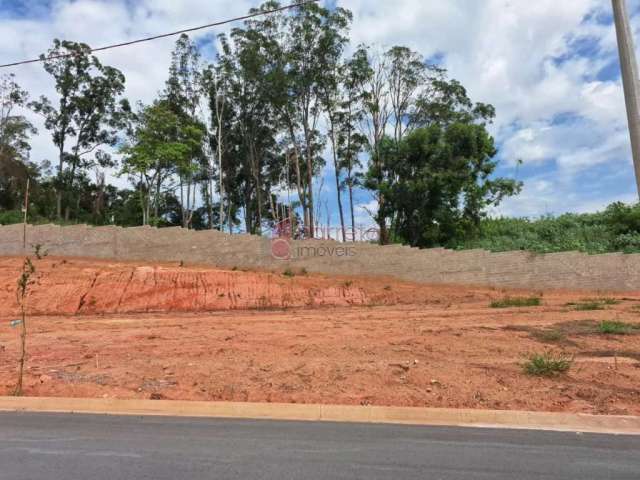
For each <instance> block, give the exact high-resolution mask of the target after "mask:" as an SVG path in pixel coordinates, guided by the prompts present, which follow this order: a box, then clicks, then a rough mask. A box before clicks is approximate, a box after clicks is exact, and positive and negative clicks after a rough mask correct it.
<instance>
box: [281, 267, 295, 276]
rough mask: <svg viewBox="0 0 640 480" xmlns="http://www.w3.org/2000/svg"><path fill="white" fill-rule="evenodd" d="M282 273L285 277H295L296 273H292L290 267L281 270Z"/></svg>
mask: <svg viewBox="0 0 640 480" xmlns="http://www.w3.org/2000/svg"><path fill="white" fill-rule="evenodd" d="M282 275H284V276H285V277H295V276H296V274H295V273H293V270H291V269H290V268H287V269H286V270H285V271H284V272H282Z"/></svg>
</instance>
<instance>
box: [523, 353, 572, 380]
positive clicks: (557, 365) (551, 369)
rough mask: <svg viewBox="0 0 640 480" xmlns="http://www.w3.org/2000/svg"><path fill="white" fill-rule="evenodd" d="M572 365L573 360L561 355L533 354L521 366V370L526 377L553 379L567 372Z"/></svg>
mask: <svg viewBox="0 0 640 480" xmlns="http://www.w3.org/2000/svg"><path fill="white" fill-rule="evenodd" d="M572 363H573V359H571V358H569V357H567V356H566V355H563V354H554V353H551V352H545V353H534V354H531V355H529V357H528V358H527V360H526V361H525V362H524V363H523V364H522V369H523V370H524V372H525V373H526V374H527V375H532V376H536V377H554V376H557V375H560V374H561V373H565V372H566V371H568V370H569V369H570V368H571V364H572Z"/></svg>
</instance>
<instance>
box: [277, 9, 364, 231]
mask: <svg viewBox="0 0 640 480" xmlns="http://www.w3.org/2000/svg"><path fill="white" fill-rule="evenodd" d="M350 22H351V12H349V11H348V10H345V9H343V8H335V9H333V10H330V9H327V8H323V7H321V6H320V5H318V4H316V3H310V4H305V5H303V6H301V7H299V8H298V9H296V10H295V11H294V13H292V14H291V15H289V16H287V17H286V24H285V26H286V31H285V35H284V45H283V51H284V57H285V61H286V77H285V79H286V82H285V85H286V96H285V97H284V99H285V101H286V103H287V108H286V109H283V110H284V112H285V115H286V118H285V121H286V123H287V124H288V125H289V130H290V134H291V137H292V141H293V142H294V153H295V160H296V162H297V157H298V156H299V155H300V154H302V155H303V156H304V167H303V168H302V169H301V168H298V165H297V164H296V167H297V168H296V175H297V176H298V177H299V178H298V181H299V182H300V183H301V184H302V187H303V188H304V189H306V192H305V194H304V195H303V198H302V199H301V200H302V202H303V208H305V209H306V214H305V227H306V230H307V233H308V235H309V236H310V237H313V236H314V228H315V223H314V193H313V179H314V176H315V175H316V174H317V173H318V172H319V171H320V168H321V166H322V163H323V159H322V157H321V155H320V153H321V149H322V145H323V143H324V141H323V138H322V134H321V132H320V130H319V128H320V125H319V120H320V116H321V114H322V111H323V106H322V98H323V91H324V86H325V85H326V84H327V82H331V81H332V80H331V76H332V75H334V74H335V70H334V69H332V68H331V65H332V63H334V62H335V61H336V59H337V58H338V59H339V57H340V55H341V52H342V49H343V48H344V45H345V44H346V42H347V41H348V38H347V36H346V34H347V31H348V28H349V24H350ZM296 132H300V133H301V135H300V139H301V142H302V146H301V147H300V146H299V142H298V141H297V140H296V138H297V135H296ZM300 177H302V178H300Z"/></svg>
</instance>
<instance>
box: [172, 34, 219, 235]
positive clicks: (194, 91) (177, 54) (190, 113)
mask: <svg viewBox="0 0 640 480" xmlns="http://www.w3.org/2000/svg"><path fill="white" fill-rule="evenodd" d="M163 97H164V99H165V100H166V102H167V104H168V105H169V106H170V108H171V109H172V110H173V112H174V113H175V114H176V115H177V118H178V119H179V120H183V119H184V120H185V121H186V122H187V124H191V123H194V122H199V123H201V127H202V128H205V126H204V124H202V121H201V120H200V119H198V108H199V107H200V106H201V102H202V99H203V81H202V65H201V60H200V54H199V52H198V48H197V46H196V44H195V43H194V42H193V41H192V40H191V39H190V38H189V36H188V35H186V34H182V35H181V36H180V38H178V40H177V41H176V46H175V48H174V50H173V52H172V53H171V65H170V67H169V78H168V79H167V82H166V87H165V90H164V93H163ZM205 140H206V138H204V137H203V138H202V142H203V144H202V145H201V147H200V148H199V149H195V150H192V156H191V157H190V158H186V157H185V158H183V159H182V160H183V161H182V162H181V163H180V164H178V165H176V172H177V174H178V178H179V189H180V204H181V210H182V226H183V227H184V228H189V227H190V226H191V221H192V218H193V214H194V212H195V210H196V193H197V184H198V183H200V181H201V180H202V181H203V183H204V185H205V187H206V184H207V183H208V177H207V171H208V162H207V159H206V158H205V156H204V150H203V148H204V142H205Z"/></svg>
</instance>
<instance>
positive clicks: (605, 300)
mask: <svg viewBox="0 0 640 480" xmlns="http://www.w3.org/2000/svg"><path fill="white" fill-rule="evenodd" d="M600 303H602V304H603V305H618V304H619V303H620V300H617V299H615V298H601V299H600Z"/></svg>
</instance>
